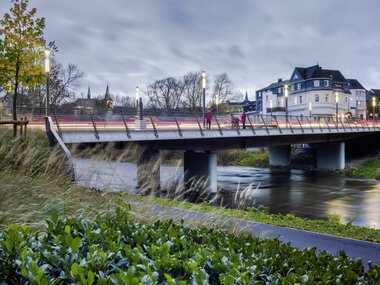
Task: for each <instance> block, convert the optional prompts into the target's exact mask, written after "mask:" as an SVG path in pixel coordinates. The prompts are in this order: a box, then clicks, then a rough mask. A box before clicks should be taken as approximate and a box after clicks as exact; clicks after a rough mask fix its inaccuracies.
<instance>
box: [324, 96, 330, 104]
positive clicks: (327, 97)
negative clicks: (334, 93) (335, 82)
mask: <svg viewBox="0 0 380 285" xmlns="http://www.w3.org/2000/svg"><path fill="white" fill-rule="evenodd" d="M325 102H330V96H329V94H326V95H325Z"/></svg>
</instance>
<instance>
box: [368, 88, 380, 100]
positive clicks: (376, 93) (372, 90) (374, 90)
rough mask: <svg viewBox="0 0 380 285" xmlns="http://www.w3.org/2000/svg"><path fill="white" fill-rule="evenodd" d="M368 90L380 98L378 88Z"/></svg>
mask: <svg viewBox="0 0 380 285" xmlns="http://www.w3.org/2000/svg"><path fill="white" fill-rule="evenodd" d="M369 92H371V93H372V94H373V95H375V96H376V97H379V98H380V89H371V90H370V91H369Z"/></svg>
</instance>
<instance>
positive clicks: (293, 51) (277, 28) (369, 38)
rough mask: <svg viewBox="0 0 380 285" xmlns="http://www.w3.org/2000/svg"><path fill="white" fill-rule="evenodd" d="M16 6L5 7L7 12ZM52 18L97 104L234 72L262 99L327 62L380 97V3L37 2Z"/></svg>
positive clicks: (50, 32) (65, 59)
mask: <svg viewBox="0 0 380 285" xmlns="http://www.w3.org/2000/svg"><path fill="white" fill-rule="evenodd" d="M10 6H11V4H10V1H2V2H1V3H0V11H1V12H3V11H7V10H9V7H10ZM30 6H34V7H36V8H37V9H38V14H39V15H40V16H44V17H45V18H46V25H47V26H46V29H45V35H46V37H47V39H48V40H55V41H56V42H57V45H58V47H59V53H58V54H57V60H59V61H60V62H62V63H63V64H67V63H75V64H77V65H78V67H79V68H80V69H81V70H83V71H85V72H86V73H87V74H88V76H87V78H86V79H85V81H84V84H83V86H82V89H81V90H78V93H80V92H83V93H86V89H87V86H88V84H91V86H92V87H91V89H92V91H93V93H94V94H103V93H104V90H105V86H106V84H107V81H108V82H109V85H110V90H111V92H115V93H120V94H125V95H131V94H132V96H133V93H134V89H135V86H136V85H139V86H146V85H148V84H150V83H152V82H153V81H154V80H157V79H161V78H164V77H167V76H175V77H180V76H183V75H184V74H186V73H187V72H189V71H200V70H202V69H204V70H206V71H207V73H208V74H209V75H210V78H213V77H214V75H216V74H218V73H221V72H226V73H228V75H229V77H230V78H231V79H232V80H234V82H235V84H236V86H237V88H239V89H241V90H243V92H244V91H245V90H248V91H249V92H250V94H249V95H250V97H251V98H253V96H254V94H253V92H254V90H255V89H259V88H262V87H263V86H267V85H268V84H270V83H271V82H274V81H276V80H277V78H284V79H285V78H288V77H289V76H290V74H291V72H292V71H293V68H294V67H295V66H309V65H313V64H316V62H317V61H318V62H319V63H320V65H321V66H323V67H325V68H331V69H333V68H335V69H339V70H341V72H342V73H343V75H345V76H346V77H353V78H357V79H358V80H359V81H361V83H362V84H363V85H364V86H365V87H367V88H380V86H379V83H378V78H377V77H376V76H375V75H377V74H378V73H379V72H378V70H380V59H378V55H377V54H378V50H379V48H380V34H379V33H378V31H377V29H378V28H377V27H378V26H379V24H380V15H379V14H380V9H379V8H380V2H379V1H377V0H361V1H355V0H330V1H312V0H304V1H299V0H286V1H277V0H266V1H251V0H239V1H229V0H208V1H207V3H206V2H205V1H201V0H192V1H178V0H160V1H156V0H139V1H123V0H110V1H101V0H81V1H77V0H65V1H61V0H49V1H41V0H30Z"/></svg>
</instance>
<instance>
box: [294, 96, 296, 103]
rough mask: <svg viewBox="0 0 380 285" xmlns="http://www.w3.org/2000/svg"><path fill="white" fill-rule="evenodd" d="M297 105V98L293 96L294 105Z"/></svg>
mask: <svg viewBox="0 0 380 285" xmlns="http://www.w3.org/2000/svg"><path fill="white" fill-rule="evenodd" d="M296 104H297V96H294V105H296Z"/></svg>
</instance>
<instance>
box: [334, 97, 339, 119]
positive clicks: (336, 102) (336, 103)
mask: <svg viewBox="0 0 380 285" xmlns="http://www.w3.org/2000/svg"><path fill="white" fill-rule="evenodd" d="M338 104H339V93H338V91H335V117H336V123H337V124H338V121H339V119H338Z"/></svg>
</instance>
